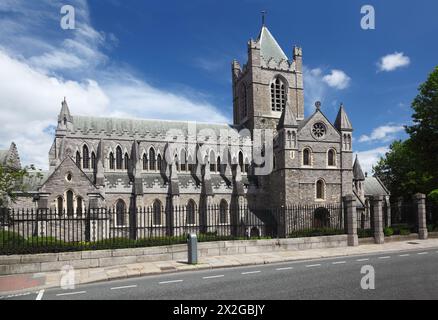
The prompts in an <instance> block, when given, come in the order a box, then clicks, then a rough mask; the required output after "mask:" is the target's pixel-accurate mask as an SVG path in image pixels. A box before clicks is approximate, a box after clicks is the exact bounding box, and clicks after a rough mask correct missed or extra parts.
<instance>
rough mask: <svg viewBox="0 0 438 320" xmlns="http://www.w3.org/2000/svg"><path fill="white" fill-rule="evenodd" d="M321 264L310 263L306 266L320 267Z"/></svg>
mask: <svg viewBox="0 0 438 320" xmlns="http://www.w3.org/2000/svg"><path fill="white" fill-rule="evenodd" d="M320 266H321V264H319V263H318V264H309V265H307V266H306V268H313V267H320Z"/></svg>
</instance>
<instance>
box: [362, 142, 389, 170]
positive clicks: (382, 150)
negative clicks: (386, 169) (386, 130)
mask: <svg viewBox="0 0 438 320" xmlns="http://www.w3.org/2000/svg"><path fill="white" fill-rule="evenodd" d="M388 151H389V147H379V148H375V149H371V150H366V151H360V152H357V155H358V157H359V162H360V165H361V167H362V170H363V172H364V173H365V172H368V174H371V173H372V171H373V170H372V169H373V166H374V165H376V164H377V162H378V161H379V160H380V158H381V157H383V156H384V155H385V154H386V153H387V152H388Z"/></svg>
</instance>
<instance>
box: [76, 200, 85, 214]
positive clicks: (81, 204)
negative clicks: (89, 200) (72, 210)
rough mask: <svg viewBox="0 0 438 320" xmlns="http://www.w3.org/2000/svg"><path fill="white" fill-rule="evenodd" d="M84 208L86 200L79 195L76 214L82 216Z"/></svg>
mask: <svg viewBox="0 0 438 320" xmlns="http://www.w3.org/2000/svg"><path fill="white" fill-rule="evenodd" d="M83 208H84V200H83V199H82V198H81V197H77V198H76V215H77V216H79V217H80V216H82V212H83V210H84V209H83Z"/></svg>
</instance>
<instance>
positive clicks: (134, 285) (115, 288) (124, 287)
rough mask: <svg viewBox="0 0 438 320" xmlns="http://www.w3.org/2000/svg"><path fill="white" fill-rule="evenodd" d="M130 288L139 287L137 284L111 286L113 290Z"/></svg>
mask: <svg viewBox="0 0 438 320" xmlns="http://www.w3.org/2000/svg"><path fill="white" fill-rule="evenodd" d="M129 288H137V285H136V284H133V285H132V286H123V287H114V288H111V290H121V289H129Z"/></svg>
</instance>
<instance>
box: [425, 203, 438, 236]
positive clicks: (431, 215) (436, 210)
mask: <svg viewBox="0 0 438 320" xmlns="http://www.w3.org/2000/svg"><path fill="white" fill-rule="evenodd" d="M426 223H427V225H428V229H429V231H438V203H436V202H432V201H429V202H427V203H426Z"/></svg>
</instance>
